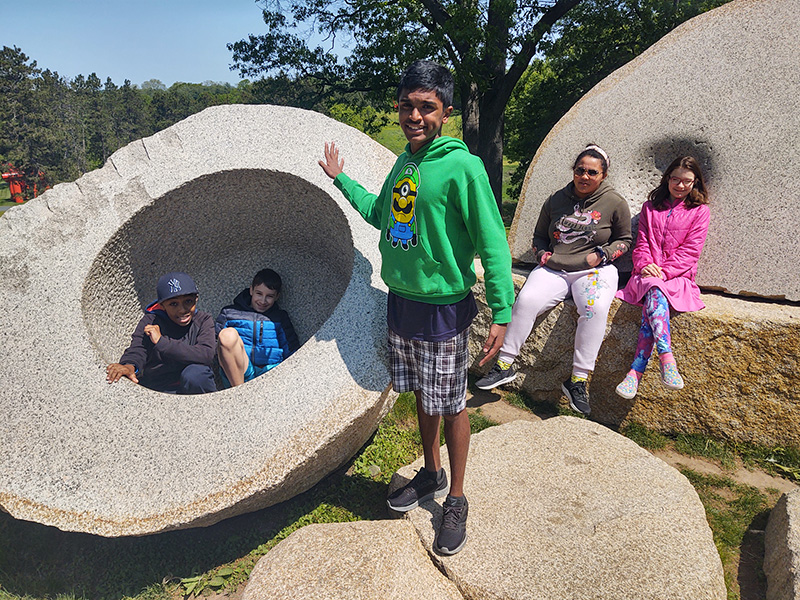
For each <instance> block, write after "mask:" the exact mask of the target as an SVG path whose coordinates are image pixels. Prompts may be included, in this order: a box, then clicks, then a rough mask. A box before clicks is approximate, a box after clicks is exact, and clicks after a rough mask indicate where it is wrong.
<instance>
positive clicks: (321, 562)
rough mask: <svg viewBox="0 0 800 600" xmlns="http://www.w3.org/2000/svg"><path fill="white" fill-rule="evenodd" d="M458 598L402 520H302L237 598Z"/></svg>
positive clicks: (409, 526) (412, 531)
mask: <svg viewBox="0 0 800 600" xmlns="http://www.w3.org/2000/svg"><path fill="white" fill-rule="evenodd" d="M299 598H302V599H303V600H374V599H376V598H380V599H381V600H428V599H432V598H435V599H436V600H462V599H463V596H462V595H461V594H460V593H459V592H458V589H457V588H456V586H455V585H454V584H453V583H452V582H451V581H449V580H448V579H447V578H446V577H444V575H442V573H441V572H440V571H439V570H438V569H437V568H436V567H435V566H434V564H433V563H432V562H431V559H430V557H429V556H428V554H427V553H426V552H425V549H424V548H423V547H422V544H421V543H420V540H419V536H418V535H417V532H416V530H415V529H414V527H413V526H412V525H411V524H410V523H409V522H408V521H405V520H403V521H400V520H395V521H359V522H357V523H335V524H327V525H308V526H306V527H303V528H302V529H299V530H298V531H295V532H294V533H293V534H292V535H290V536H289V537H288V538H286V539H285V540H283V541H282V542H281V543H280V544H278V545H277V546H275V548H273V549H272V550H270V551H269V553H267V555H266V556H264V557H263V558H262V559H261V560H259V561H258V563H257V564H256V567H255V568H254V569H253V572H252V573H251V574H250V580H249V581H248V582H247V587H246V588H245V591H244V596H243V600H296V599H299Z"/></svg>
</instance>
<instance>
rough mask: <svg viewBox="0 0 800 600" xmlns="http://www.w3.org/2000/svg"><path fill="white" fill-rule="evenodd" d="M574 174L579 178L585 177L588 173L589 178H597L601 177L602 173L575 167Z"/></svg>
mask: <svg viewBox="0 0 800 600" xmlns="http://www.w3.org/2000/svg"><path fill="white" fill-rule="evenodd" d="M572 172H573V173H575V175H577V176H578V177H581V176H583V174H584V173H586V174H587V175H588V176H589V177H597V176H598V175H600V171H595V170H594V169H584V168H583V167H575V168H574V169H572Z"/></svg>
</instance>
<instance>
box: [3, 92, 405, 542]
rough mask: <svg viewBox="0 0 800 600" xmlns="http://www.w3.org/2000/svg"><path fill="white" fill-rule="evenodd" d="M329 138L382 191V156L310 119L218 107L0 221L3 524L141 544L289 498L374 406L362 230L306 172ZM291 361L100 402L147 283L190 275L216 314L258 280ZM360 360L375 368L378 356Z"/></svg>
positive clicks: (346, 132)
mask: <svg viewBox="0 0 800 600" xmlns="http://www.w3.org/2000/svg"><path fill="white" fill-rule="evenodd" d="M329 140H336V142H337V143H338V144H339V146H340V147H341V149H342V152H343V155H344V156H345V157H346V158H347V161H348V162H347V165H348V172H349V173H350V174H351V175H352V176H353V177H355V178H357V179H358V180H359V181H361V182H362V183H363V184H364V185H365V186H366V187H368V188H369V189H375V190H377V189H379V188H380V186H381V184H382V183H383V178H384V177H385V174H386V173H387V172H388V171H389V169H390V168H391V165H392V164H393V162H394V159H395V157H394V155H393V154H392V153H391V152H389V151H388V150H386V149H385V148H383V147H382V146H380V145H379V144H377V143H375V142H373V141H372V140H370V139H369V138H368V137H367V136H366V135H364V134H362V133H360V132H358V131H357V130H355V129H353V128H351V127H347V126H345V125H343V124H341V123H338V122H336V121H333V120H332V119H328V118H327V117H324V116H322V115H320V114H317V113H313V112H309V111H303V110H299V109H291V108H286V107H277V106H263V105H262V106H240V105H239V106H237V105H232V106H219V107H214V108H209V109H207V110H205V111H203V112H201V113H198V114H196V115H194V116H192V117H189V118H188V119H186V120H184V121H181V122H180V123H177V124H176V125H174V126H172V127H170V128H169V129H166V130H164V131H161V132H160V133H157V134H156V135H154V136H152V137H150V138H146V139H143V140H139V141H137V142H134V143H132V144H129V145H128V146H126V147H124V148H122V149H121V150H119V151H118V152H116V153H114V154H113V155H112V156H111V157H110V158H109V160H108V162H107V164H106V165H105V166H104V167H103V168H102V169H99V170H97V171H93V172H91V173H88V174H86V175H84V176H83V177H81V178H80V179H79V180H78V181H76V182H74V183H67V184H61V185H58V186H56V187H55V188H54V189H52V190H50V191H48V192H46V193H45V194H43V195H42V196H40V197H39V198H37V199H35V200H32V201H31V202H29V203H27V204H26V205H24V206H22V207H18V208H12V209H11V210H9V211H8V212H7V213H6V214H5V215H4V216H3V218H2V219H1V220H0V305H2V306H3V310H2V311H1V313H0V332H2V338H3V339H2V342H0V408H1V409H2V413H3V418H2V419H0V440H2V443H0V508H2V509H3V510H5V511H7V512H9V513H11V514H12V515H13V516H15V517H17V518H20V519H26V520H31V521H37V522H40V523H43V524H46V525H54V526H56V527H59V528H60V529H64V530H69V531H83V532H88V533H93V534H99V535H104V536H124V535H142V534H147V533H154V532H158V531H164V530H169V529H179V528H184V527H192V526H200V525H208V524H211V523H214V522H216V521H219V520H220V519H223V518H225V517H228V516H232V515H235V514H240V513H243V512H247V511H251V510H256V509H258V508H262V507H264V506H269V505H271V504H275V503H278V502H281V501H283V500H286V499H288V498H291V497H292V496H294V495H295V494H297V493H299V492H302V491H304V490H306V489H308V488H309V487H311V486H312V485H313V484H314V483H316V482H317V481H319V480H320V479H321V478H322V477H324V476H325V475H326V474H327V473H329V472H330V471H332V470H333V469H335V468H336V467H337V466H338V465H340V464H341V463H342V462H344V461H345V460H347V459H348V458H349V457H350V456H352V455H353V454H354V453H355V452H356V451H357V450H358V448H359V447H361V445H363V443H364V442H365V441H366V440H367V439H368V438H369V436H370V435H371V434H372V432H373V431H374V430H375V427H376V426H377V423H378V422H379V421H380V419H381V418H382V417H383V415H384V414H385V413H386V411H387V410H388V409H389V406H390V405H391V402H392V400H393V394H392V393H391V391H390V389H389V387H388V386H389V374H388V370H387V368H386V366H385V364H384V361H383V360H381V359H380V356H381V353H382V352H384V350H383V349H384V347H385V337H386V333H385V330H386V322H385V312H386V308H385V298H386V292H385V287H384V286H383V284H382V282H381V280H380V276H379V270H380V269H379V260H380V259H379V255H378V250H377V241H378V235H379V234H378V232H377V231H376V230H375V229H373V228H372V227H370V226H369V225H367V224H366V223H365V222H364V221H363V219H362V218H361V217H360V216H359V215H358V214H357V213H356V212H355V211H354V210H352V209H351V208H350V206H349V205H348V204H347V202H346V201H345V200H344V198H343V197H342V196H341V194H340V193H339V192H338V191H337V190H336V189H335V188H334V187H333V185H332V183H331V181H330V179H328V178H327V177H326V176H325V175H324V173H323V172H322V170H321V169H320V167H319V165H318V164H317V160H318V158H321V156H322V149H323V144H324V143H325V142H326V141H329ZM264 267H272V268H274V269H275V270H277V271H278V272H279V273H281V275H282V276H283V280H284V286H285V287H284V292H285V293H282V295H281V305H282V306H283V307H284V308H286V309H287V310H288V311H289V314H290V315H291V317H292V320H293V321H294V324H295V327H296V329H297V330H298V334H299V336H300V338H301V342H303V346H302V348H300V350H299V351H298V352H297V353H296V354H295V355H293V356H292V357H291V358H289V359H288V360H287V361H285V362H284V363H283V364H281V365H280V366H278V367H277V368H275V369H273V370H272V371H270V372H269V373H268V374H266V375H264V376H262V377H259V378H257V379H255V380H253V381H251V382H249V383H247V384H245V385H243V386H240V387H237V388H234V389H230V390H225V391H221V392H217V393H214V394H207V395H201V396H174V395H167V394H160V393H158V392H153V391H151V390H148V389H145V388H143V387H141V386H137V385H134V384H132V383H131V382H129V381H127V380H125V381H121V382H120V383H118V384H116V385H112V386H109V385H108V384H107V383H106V382H105V365H106V364H108V363H109V362H114V361H116V360H118V359H119V356H120V355H121V353H122V351H123V350H124V348H125V347H126V346H127V345H128V343H129V341H130V334H131V332H132V331H133V328H134V326H135V324H136V322H137V321H138V320H139V319H140V317H141V315H142V307H143V306H144V305H146V304H147V303H148V302H149V301H151V300H152V299H153V296H154V292H155V282H156V280H157V278H158V277H159V276H160V275H161V274H163V273H165V272H168V271H176V270H181V271H187V272H188V273H190V274H191V275H192V276H193V277H194V279H195V281H196V282H197V285H198V288H199V290H200V303H199V308H200V310H205V311H207V312H210V313H212V314H213V315H214V316H216V314H217V313H218V311H219V310H220V308H221V307H222V306H223V305H225V304H227V303H229V302H230V301H231V299H232V298H233V297H234V296H235V295H236V294H237V293H238V292H239V291H240V290H241V289H243V288H244V287H246V286H247V285H249V283H250V281H251V279H252V276H253V274H254V273H255V272H256V271H258V270H259V269H261V268H264ZM376 356H378V357H379V358H378V359H376Z"/></svg>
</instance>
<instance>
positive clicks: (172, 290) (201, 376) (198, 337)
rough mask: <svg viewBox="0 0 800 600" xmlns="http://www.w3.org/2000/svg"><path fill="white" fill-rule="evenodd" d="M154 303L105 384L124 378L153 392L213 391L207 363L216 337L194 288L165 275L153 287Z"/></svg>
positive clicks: (179, 276) (183, 278)
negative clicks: (155, 297)
mask: <svg viewBox="0 0 800 600" xmlns="http://www.w3.org/2000/svg"><path fill="white" fill-rule="evenodd" d="M156 294H157V297H158V300H156V301H155V302H153V303H152V304H150V305H149V306H148V307H147V308H146V309H145V314H144V316H143V317H142V318H141V320H140V321H139V324H138V325H137V326H136V330H135V331H134V332H133V335H132V336H131V344H130V346H128V349H127V350H125V352H124V353H123V354H122V358H120V359H119V362H118V363H112V364H110V365H108V367H106V379H107V380H108V382H109V383H115V382H117V381H119V380H120V378H122V377H127V378H128V379H130V380H131V381H133V382H134V383H139V384H141V385H143V386H145V387H147V388H150V389H151V390H155V391H157V392H167V393H171V394H202V393H205V392H215V391H217V387H216V384H215V383H214V372H213V371H212V370H211V364H212V362H213V360H214V352H215V349H216V338H215V333H214V319H213V317H212V316H211V315H210V314H208V313H206V312H202V311H198V310H197V297H198V294H197V286H196V285H195V283H194V281H193V280H192V278H191V277H189V275H187V274H186V273H180V272H173V273H167V274H166V275H164V276H162V277H161V278H160V279H159V280H158V285H157V286H156Z"/></svg>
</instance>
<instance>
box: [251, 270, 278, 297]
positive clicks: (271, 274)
mask: <svg viewBox="0 0 800 600" xmlns="http://www.w3.org/2000/svg"><path fill="white" fill-rule="evenodd" d="M262 283H263V284H264V285H265V286H267V287H268V288H269V289H271V290H274V291H276V292H278V293H280V291H281V287H282V286H283V282H282V281H281V276H280V275H278V274H277V273H276V272H275V271H273V270H272V269H261V270H260V271H259V272H258V273H256V276H255V277H253V283H251V284H250V287H251V288H254V287H256V286H257V285H261V284H262Z"/></svg>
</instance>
